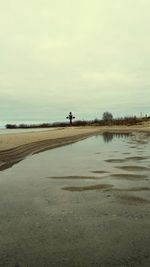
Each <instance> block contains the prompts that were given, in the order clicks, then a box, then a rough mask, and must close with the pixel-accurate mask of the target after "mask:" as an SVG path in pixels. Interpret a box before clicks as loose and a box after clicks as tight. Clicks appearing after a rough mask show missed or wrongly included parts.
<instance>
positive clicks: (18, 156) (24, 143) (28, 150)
mask: <svg viewBox="0 0 150 267" xmlns="http://www.w3.org/2000/svg"><path fill="white" fill-rule="evenodd" d="M105 132H107V133H138V132H140V133H145V132H147V133H150V124H146V125H145V124H144V125H135V126H117V127H116V126H111V127H110V126H105V127H98V126H97V127H95V126H94V127H67V128H57V129H56V130H47V131H41V132H30V133H29V132H28V133H18V134H17V133H14V134H1V136H0V170H4V169H7V168H9V167H11V166H13V165H14V164H15V163H17V162H19V161H21V160H22V159H24V158H25V157H26V156H28V155H31V154H34V153H39V152H42V151H45V150H48V149H52V148H56V147H59V146H64V145H67V144H71V143H74V142H77V141H80V140H82V139H84V138H87V137H89V136H92V135H95V134H102V133H105Z"/></svg>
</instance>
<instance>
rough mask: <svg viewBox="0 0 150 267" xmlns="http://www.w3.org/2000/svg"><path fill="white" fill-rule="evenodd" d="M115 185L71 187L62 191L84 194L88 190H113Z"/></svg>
mask: <svg viewBox="0 0 150 267" xmlns="http://www.w3.org/2000/svg"><path fill="white" fill-rule="evenodd" d="M112 187H113V185H111V184H97V185H89V186H70V187H64V188H62V189H64V190H67V191H71V192H82V191H87V190H103V189H109V188H112Z"/></svg>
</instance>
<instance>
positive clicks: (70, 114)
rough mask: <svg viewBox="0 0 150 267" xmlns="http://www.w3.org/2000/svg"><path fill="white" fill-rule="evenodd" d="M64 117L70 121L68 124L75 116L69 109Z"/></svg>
mask: <svg viewBox="0 0 150 267" xmlns="http://www.w3.org/2000/svg"><path fill="white" fill-rule="evenodd" d="M66 119H68V120H69V121H70V125H72V120H73V119H75V117H74V116H73V114H72V112H71V111H70V113H69V115H68V116H67V117H66Z"/></svg>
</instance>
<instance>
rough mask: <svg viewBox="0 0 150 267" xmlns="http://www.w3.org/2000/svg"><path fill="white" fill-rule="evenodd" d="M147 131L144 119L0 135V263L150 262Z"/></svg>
mask: <svg viewBox="0 0 150 267" xmlns="http://www.w3.org/2000/svg"><path fill="white" fill-rule="evenodd" d="M108 133H109V134H108ZM114 133H115V134H116V135H113V134H114ZM149 133H150V126H149V125H148V124H146V125H136V126H129V127H128V126H120V127H118V126H117V127H116V126H113V127H110V126H107V127H68V128H57V129H54V130H47V131H44V132H40V131H39V132H30V133H29V132H28V133H14V134H4V135H1V136H0V138H1V143H0V162H1V167H0V170H1V172H0V184H1V186H0V214H1V221H0V233H1V239H0V247H1V250H0V266H2V267H25V266H27V267H49V266H51V267H70V266H72V267H91V266H94V267H99V266H104V267H105V266H106V267H107V266H139V267H141V266H144V267H147V266H149V264H150V249H149V248H150V236H149V227H150V223H149V222H150V211H149V205H150V197H149V191H150V180H149V170H150V166H149ZM105 135H106V137H108V138H110V137H111V138H112V136H114V137H113V138H114V139H113V141H110V142H108V143H107V141H109V140H112V139H108V140H107V139H105V138H103V137H105ZM82 140H83V141H82ZM78 141H81V142H78ZM104 141H105V143H104ZM59 147H60V148H59ZM54 148H57V149H54ZM53 149H54V150H53ZM40 152H42V153H40ZM17 163H18V164H17ZM11 167H12V168H11Z"/></svg>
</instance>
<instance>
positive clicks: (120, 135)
mask: <svg viewBox="0 0 150 267" xmlns="http://www.w3.org/2000/svg"><path fill="white" fill-rule="evenodd" d="M128 136H129V133H108V132H105V133H103V140H104V142H105V143H109V142H111V141H112V140H113V138H114V137H117V138H127V137H128Z"/></svg>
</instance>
